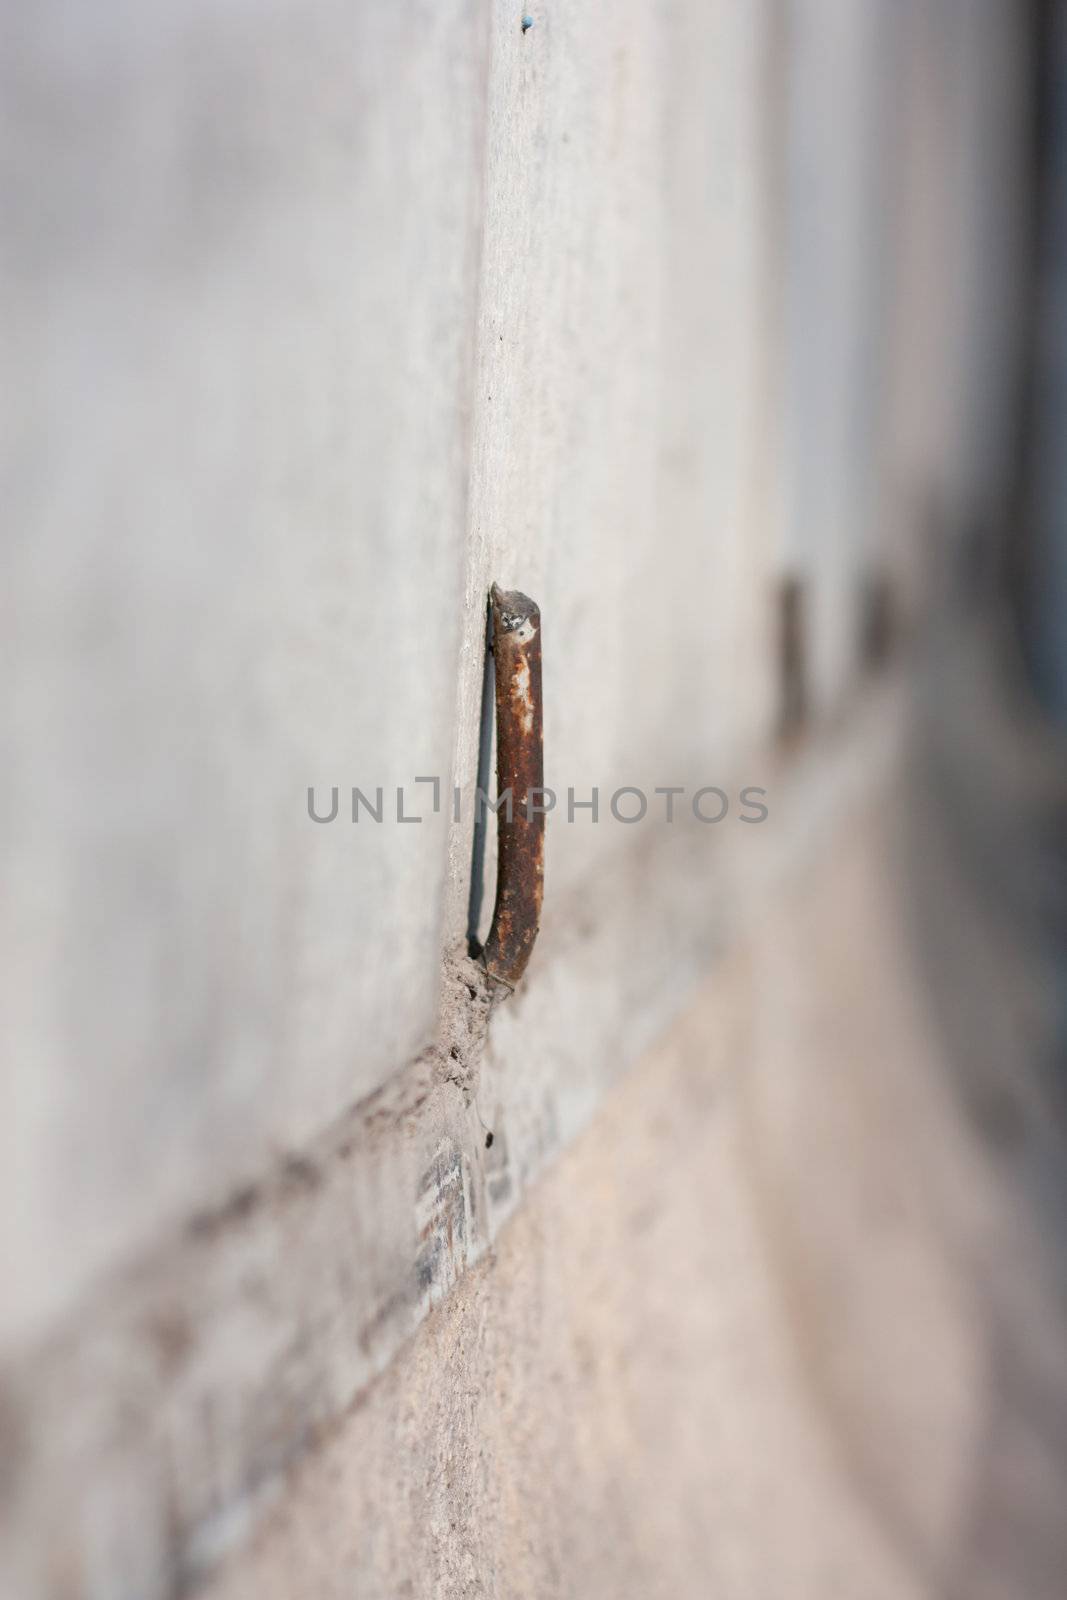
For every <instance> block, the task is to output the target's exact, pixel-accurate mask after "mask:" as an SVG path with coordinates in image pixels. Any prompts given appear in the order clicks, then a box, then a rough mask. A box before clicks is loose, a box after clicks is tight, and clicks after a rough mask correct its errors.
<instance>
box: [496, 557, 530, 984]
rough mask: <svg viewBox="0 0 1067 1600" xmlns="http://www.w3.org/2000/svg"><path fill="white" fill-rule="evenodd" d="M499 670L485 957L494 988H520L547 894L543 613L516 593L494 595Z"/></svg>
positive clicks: (499, 590) (497, 589) (510, 591)
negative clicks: (491, 896) (492, 899)
mask: <svg viewBox="0 0 1067 1600" xmlns="http://www.w3.org/2000/svg"><path fill="white" fill-rule="evenodd" d="M490 600H491V606H492V618H493V659H494V663H495V671H496V748H497V796H498V798H499V797H500V796H501V795H504V794H505V793H506V792H507V791H509V790H510V792H511V805H510V807H508V806H506V805H505V806H502V807H501V808H500V810H499V811H498V812H497V880H496V883H497V887H496V905H495V907H494V909H493V924H492V927H491V928H490V930H489V937H488V939H487V940H486V943H485V949H484V951H483V952H482V955H483V960H484V961H485V967H486V971H487V972H488V974H489V976H490V978H491V979H492V980H493V981H494V983H497V984H501V985H503V986H504V987H505V988H506V989H507V990H508V991H510V990H512V989H514V988H515V986H516V984H517V983H518V982H519V980H520V978H521V977H522V975H523V973H524V972H525V971H526V964H527V962H528V961H529V959H530V953H531V951H532V950H533V947H534V941H535V939H536V938H537V929H538V925H539V923H540V920H541V900H542V896H543V893H544V861H545V817H544V809H543V807H544V781H545V775H544V753H543V748H542V737H543V730H542V710H541V613H540V611H539V610H538V608H537V606H536V605H535V604H534V602H533V601H532V600H531V599H530V598H529V597H528V596H527V595H524V594H520V593H519V591H518V590H517V589H511V590H502V589H500V588H498V587H497V585H496V584H495V583H494V585H493V587H492V590H491V591H490Z"/></svg>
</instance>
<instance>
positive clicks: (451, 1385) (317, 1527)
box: [206, 802, 1067, 1600]
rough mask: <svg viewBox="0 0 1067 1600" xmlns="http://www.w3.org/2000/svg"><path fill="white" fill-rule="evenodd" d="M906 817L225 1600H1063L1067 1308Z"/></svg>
mask: <svg viewBox="0 0 1067 1600" xmlns="http://www.w3.org/2000/svg"><path fill="white" fill-rule="evenodd" d="M891 814H892V813H891V807H890V805H889V804H888V802H885V803H883V806H882V809H881V811H880V812H875V811H873V810H870V809H869V810H868V811H867V813H866V814H865V815H864V816H862V817H861V818H860V819H859V821H858V823H857V826H856V827H855V828H854V829H853V830H852V831H851V832H850V833H849V835H848V836H847V837H844V838H842V840H841V843H840V848H839V850H838V851H837V852H836V854H835V857H834V860H833V862H832V863H830V864H828V865H826V867H825V869H824V870H823V871H822V872H820V873H819V874H818V875H815V874H808V875H806V876H804V877H803V878H800V879H798V880H797V881H796V882H795V883H794V886H793V888H792V890H791V891H789V892H788V893H787V894H785V895H783V897H782V898H781V900H780V902H779V904H778V905H777V907H776V908H775V912H774V916H773V918H768V919H767V920H766V921H765V923H761V924H760V925H759V926H757V927H755V928H754V929H753V930H752V936H751V938H750V940H749V941H748V942H747V944H746V945H745V947H744V948H743V949H741V950H739V951H738V953H737V954H736V955H735V956H734V957H732V958H731V959H730V961H729V962H727V963H724V964H723V965H722V966H721V967H720V968H719V970H718V971H717V973H716V974H715V976H714V977H713V978H712V979H711V980H710V981H709V983H708V984H707V985H706V987H705V988H704V990H703V992H702V993H701V995H700V997H699V999H698V1000H697V1002H696V1003H695V1004H694V1005H693V1007H692V1008H691V1009H690V1011H689V1012H688V1013H687V1015H686V1016H685V1017H684V1019H683V1020H682V1021H681V1022H680V1023H679V1024H678V1025H677V1026H676V1027H675V1028H674V1029H673V1030H672V1032H671V1033H670V1035H669V1036H668V1037H667V1038H666V1039H665V1040H664V1041H663V1043H662V1045H661V1046H660V1047H659V1048H657V1049H656V1050H655V1051H654V1052H653V1053H651V1054H650V1055H649V1056H648V1057H646V1059H645V1060H644V1062H643V1063H642V1064H641V1066H640V1068H639V1069H638V1070H637V1071H636V1072H634V1073H633V1074H632V1075H631V1076H630V1077H629V1078H628V1079H627V1080H626V1081H625V1083H624V1084H623V1085H622V1086H621V1087H620V1088H619V1089H617V1090H616V1091H615V1092H614V1093H613V1094H612V1095H611V1096H610V1097H609V1099H608V1100H607V1101H606V1103H605V1104H604V1106H603V1108H602V1111H601V1113H600V1115H599V1116H598V1118H597V1120H596V1121H595V1123H594V1124H593V1125H592V1126H591V1127H590V1128H589V1129H588V1130H587V1131H586V1132H585V1133H584V1134H583V1135H582V1137H581V1138H580V1139H579V1140H578V1141H577V1142H576V1143H575V1144H574V1145H573V1146H572V1148H571V1149H570V1150H569V1152H568V1153H567V1154H566V1155H565V1156H564V1157H563V1159H562V1160H561V1161H560V1162H559V1163H558V1165H557V1166H556V1167H555V1168H554V1169H553V1170H552V1171H551V1173H550V1174H549V1175H548V1176H547V1177H546V1179H545V1180H544V1181H543V1183H542V1184H541V1185H540V1186H539V1187H538V1188H537V1190H536V1191H535V1193H534V1194H533V1195H532V1196H531V1197H530V1198H529V1202H528V1204H527V1206H526V1207H525V1208H524V1209H523V1210H522V1212H520V1213H519V1214H518V1215H517V1216H516V1217H515V1218H514V1219H513V1221H512V1222H511V1223H510V1224H509V1226H508V1227H507V1229H506V1230H505V1231H504V1233H503V1234H502V1236H501V1237H500V1239H499V1240H498V1243H497V1247H496V1250H495V1252H494V1254H493V1256H492V1257H491V1258H490V1259H488V1260H486V1261H484V1262H482V1263H481V1264H479V1265H478V1266H477V1267H476V1268H475V1269H473V1270H472V1271H471V1272H470V1273H469V1274H468V1275H467V1277H466V1278H465V1279H464V1280H463V1281H462V1282H461V1283H460V1284H459V1286H458V1287H457V1289H456V1290H455V1292H454V1294H453V1295H452V1296H451V1297H450V1298H449V1299H448V1300H447V1301H446V1302H445V1303H444V1304H443V1305H442V1306H440V1307H439V1308H438V1309H437V1310H436V1311H435V1312H434V1313H433V1315H432V1316H431V1318H430V1320H429V1322H428V1323H426V1324H425V1325H424V1326H423V1328H422V1329H421V1330H420V1332H419V1333H418V1334H417V1336H416V1337H415V1339H414V1341H413V1342H412V1343H411V1344H410V1345H409V1346H408V1347H407V1348H406V1350H405V1351H404V1352H403V1353H402V1354H401V1355H400V1357H399V1358H398V1359H397V1360H396V1361H395V1362H394V1364H393V1365H392V1366H391V1368H390V1369H389V1371H388V1373H387V1374H386V1375H385V1376H384V1377H383V1378H382V1379H381V1380H380V1381H379V1383H378V1384H377V1385H376V1386H375V1387H374V1388H372V1389H371V1391H370V1392H369V1393H367V1395H366V1396H365V1397H364V1399H363V1400H362V1402H361V1403H360V1404H359V1405H358V1406H357V1407H356V1408H354V1409H353V1411H352V1412H351V1413H350V1414H349V1416H348V1417H347V1418H346V1419H345V1421H344V1422H343V1423H342V1424H341V1425H340V1426H339V1427H338V1429H337V1430H336V1432H335V1434H334V1436H333V1437H332V1438H331V1439H330V1440H329V1441H328V1442H327V1443H325V1444H324V1445H323V1446H322V1447H321V1449H320V1450H319V1452H318V1453H317V1455H315V1456H313V1457H311V1458H309V1459H308V1460H307V1461H306V1462H305V1464H304V1465H303V1467H301V1468H300V1469H299V1470H298V1471H296V1472H295V1473H294V1474H293V1476H292V1479H291V1481H290V1483H289V1485H288V1489H287V1493H286V1495H285V1497H284V1505H283V1507H282V1508H281V1509H279V1510H278V1511H277V1512H276V1513H275V1514H274V1516H273V1520H272V1521H271V1522H270V1523H268V1524H267V1525H266V1526H265V1527H264V1529H263V1531H262V1533H261V1535H260V1537H259V1538H258V1539H257V1540H256V1542H255V1543H254V1545H253V1546H252V1547H251V1548H250V1549H249V1550H248V1551H247V1552H246V1553H245V1554H244V1555H241V1556H237V1557H235V1558H234V1560H233V1561H232V1563H231V1565H230V1566H229V1568H228V1569H225V1570H224V1571H223V1572H222V1573H221V1574H220V1575H219V1577H218V1579H217V1581H216V1582H215V1583H214V1584H213V1585H211V1586H210V1587H209V1588H208V1589H207V1591H206V1595H207V1600H251V1597H253V1596H255V1597H256V1600H289V1597H291V1596H292V1595H295V1594H299V1595H300V1596H301V1600H342V1597H343V1600H354V1597H356V1596H358V1597H360V1600H376V1597H381V1600H386V1597H388V1600H394V1597H396V1596H411V1597H418V1600H424V1597H429V1596H434V1597H452V1596H461V1595H462V1596H500V1597H508V1600H512V1597H526V1596H529V1597H531V1600H533V1597H536V1600H545V1597H550V1596H561V1597H562V1596H566V1597H572V1596H573V1597H575V1600H577V1597H586V1596H607V1595H610V1596H611V1597H612V1600H628V1597H632V1600H649V1597H655V1596H663V1597H664V1600H667V1597H670V1600H679V1597H693V1600H704V1597H705V1596H708V1595H714V1596H716V1597H723V1600H733V1597H736V1600H753V1597H757V1596H759V1597H767V1600H771V1597H778V1596H780V1595H784V1594H788V1595H789V1596H791V1597H804V1596H811V1597H812V1600H815V1597H819V1600H826V1597H828V1596H840V1597H842V1600H854V1597H855V1596H856V1595H860V1594H862V1595H863V1596H864V1597H865V1600H873V1597H881V1596H885V1597H893V1600H903V1597H911V1596H931V1597H932V1596H935V1595H937V1596H942V1595H949V1596H953V1597H957V1596H958V1597H959V1600H963V1597H966V1600H994V1597H995V1600H1024V1597H1025V1600H1058V1597H1059V1596H1060V1595H1061V1594H1062V1573H1063V1571H1064V1570H1067V1535H1065V1532H1064V1529H1063V1527H1062V1519H1061V1517H1060V1515H1059V1510H1060V1508H1061V1507H1062V1504H1063V1500H1064V1495H1065V1493H1067V1428H1065V1422H1067V1416H1065V1412H1067V1400H1065V1396H1067V1343H1065V1341H1064V1338H1063V1333H1064V1325H1063V1315H1062V1308H1060V1307H1059V1306H1058V1303H1057V1301H1056V1300H1055V1298H1054V1296H1053V1295H1052V1293H1051V1291H1050V1290H1049V1288H1048V1284H1049V1281H1050V1280H1049V1277H1048V1265H1049V1263H1048V1259H1047V1255H1046V1251H1045V1246H1044V1244H1043V1241H1042V1238H1041V1236H1040V1233H1039V1231H1038V1230H1037V1229H1036V1227H1035V1225H1034V1219H1033V1217H1032V1216H1031V1215H1030V1213H1029V1212H1028V1211H1027V1210H1026V1209H1025V1207H1024V1205H1023V1203H1022V1201H1021V1199H1020V1193H1019V1190H1018V1188H1017V1185H1016V1183H1015V1181H1014V1180H1015V1177H1016V1176H1017V1174H1013V1173H1012V1172H1011V1171H1010V1170H1006V1169H1004V1167H1003V1166H1002V1165H1001V1164H998V1163H996V1162H994V1161H993V1160H992V1159H991V1157H990V1154H989V1151H988V1149H987V1147H986V1146H985V1144H984V1143H983V1141H982V1139H981V1137H980V1136H979V1135H978V1134H977V1133H976V1132H974V1131H973V1130H972V1128H971V1125H969V1124H968V1122H967V1121H966V1120H965V1119H963V1118H961V1116H960V1108H959V1103H958V1101H957V1099H956V1098H955V1095H954V1090H953V1085H952V1080H951V1077H950V1076H949V1075H948V1074H947V1073H946V1071H945V1062H944V1058H943V1054H942V1050H941V1044H940V1040H939V1038H938V1035H937V1033H936V1031H935V1029H934V1028H933V1026H932V1024H931V1020H930V1015H929V1012H928V1009H927V1002H926V996H925V993H924V988H923V977H922V973H921V971H919V970H918V969H917V968H916V966H915V965H914V963H913V960H912V957H911V955H910V949H909V945H908V942H907V939H906V935H905V920H904V915H903V913H904V907H903V903H902V899H903V897H902V896H901V893H900V889H901V885H902V883H903V884H904V885H905V886H906V882H907V880H906V876H904V877H903V878H902V877H901V875H900V873H899V872H898V862H897V860H896V858H895V855H894V848H893V845H892V839H893V836H894V826H895V825H894V824H893V823H892V821H891ZM561 1241H565V1247H561Z"/></svg>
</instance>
